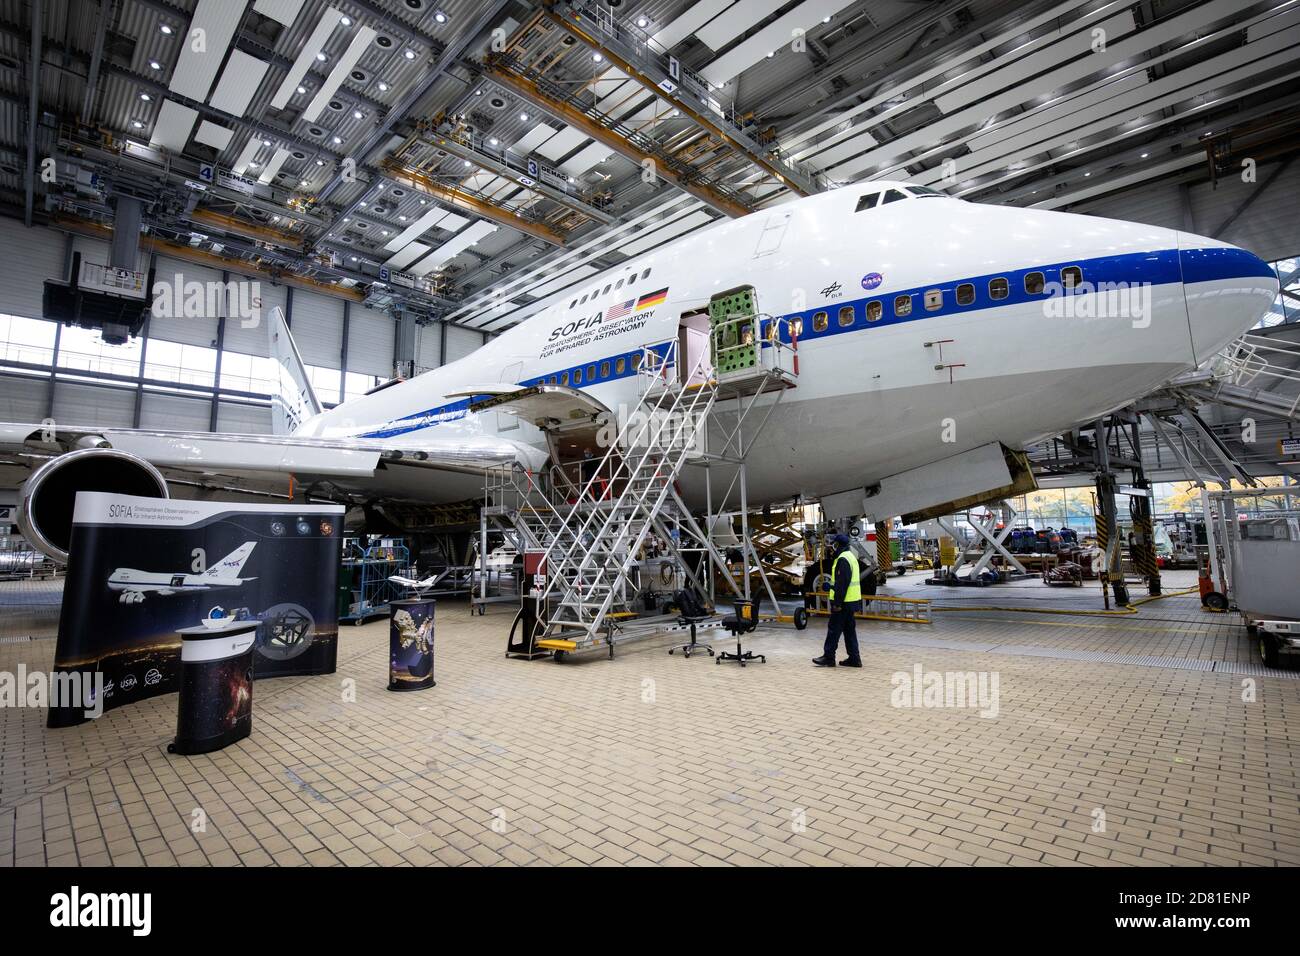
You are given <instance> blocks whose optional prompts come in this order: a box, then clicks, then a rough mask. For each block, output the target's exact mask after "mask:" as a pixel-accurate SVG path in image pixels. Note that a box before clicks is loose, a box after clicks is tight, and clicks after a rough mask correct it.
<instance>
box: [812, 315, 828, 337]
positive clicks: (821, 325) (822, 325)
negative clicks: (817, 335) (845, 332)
mask: <svg viewBox="0 0 1300 956" xmlns="http://www.w3.org/2000/svg"><path fill="white" fill-rule="evenodd" d="M830 324H831V322H830V318H829V317H828V316H827V315H826V313H825V312H818V313H817V314H816V315H814V316H813V331H814V332H825V331H826V326H828V325H830Z"/></svg>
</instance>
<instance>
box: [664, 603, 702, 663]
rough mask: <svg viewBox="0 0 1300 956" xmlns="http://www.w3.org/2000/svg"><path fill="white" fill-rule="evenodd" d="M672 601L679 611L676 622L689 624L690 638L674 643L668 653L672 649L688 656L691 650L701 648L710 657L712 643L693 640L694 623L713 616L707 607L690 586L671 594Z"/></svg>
mask: <svg viewBox="0 0 1300 956" xmlns="http://www.w3.org/2000/svg"><path fill="white" fill-rule="evenodd" d="M673 603H674V604H676V605H677V610H678V612H679V614H678V617H677V623H678V624H683V625H689V626H690V628H691V639H690V641H688V642H686V643H683V644H674V645H673V646H672V647H670V648H668V653H669V654H671V653H673V652H674V651H681V652H682V654H683V656H685V657H687V658H689V657H690V656H691V652H692V651H701V650H703V651H708V652H709V656H710V657H712V656H713V645H711V644H706V643H704V642H702V641H696V640H695V627H696V625H698V624H702V623H703V622H705V621H707V620H708V619H709V618H711V617H712V616H713V615H712V614H710V613H709V609H708V608H707V607H705V606H704V602H703V601H701V600H700V599H699V597H698V596H697V595H696V594H695V592H694V591H692V590H691V589H690V588H683V589H682V590H680V591H677V592H676V593H674V594H673Z"/></svg>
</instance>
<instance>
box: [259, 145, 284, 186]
mask: <svg viewBox="0 0 1300 956" xmlns="http://www.w3.org/2000/svg"><path fill="white" fill-rule="evenodd" d="M288 158H289V151H288V150H287V149H277V150H276V151H275V155H274V156H272V157H271V161H270V162H269V163H267V164H266V169H264V170H262V175H260V176H258V177H257V181H258V182H259V183H269V182H270V181H271V180H272V179H274V178H275V174H276V173H278V172H279V171H280V167H281V166H283V165H284V161H285V160H286V159H288Z"/></svg>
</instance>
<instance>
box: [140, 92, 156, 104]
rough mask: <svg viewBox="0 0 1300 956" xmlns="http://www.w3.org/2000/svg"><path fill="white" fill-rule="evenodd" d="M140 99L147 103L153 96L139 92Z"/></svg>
mask: <svg viewBox="0 0 1300 956" xmlns="http://www.w3.org/2000/svg"><path fill="white" fill-rule="evenodd" d="M140 99H142V100H144V101H145V102H146V103H148V102H149V101H150V100H151V99H153V97H151V96H150V95H149V94H148V93H141V94H140Z"/></svg>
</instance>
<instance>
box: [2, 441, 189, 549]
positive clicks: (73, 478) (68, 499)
mask: <svg viewBox="0 0 1300 956" xmlns="http://www.w3.org/2000/svg"><path fill="white" fill-rule="evenodd" d="M79 491H105V492H109V493H112V494H119V495H136V496H139V497H142V498H167V497H170V496H169V494H168V491H167V479H165V478H164V477H163V476H162V472H160V471H159V470H158V469H157V468H155V467H154V466H153V465H151V464H149V462H147V461H145V460H144V459H143V458H138V457H136V456H135V455H132V454H129V453H127V452H124V451H119V450H118V449H116V448H82V449H80V450H78V451H71V452H68V453H67V454H66V455H60V456H58V457H57V458H51V459H50V460H49V461H47V462H45V464H43V465H41V466H40V467H39V468H37V469H36V470H35V471H33V472H32V473H31V475H29V476H28V478H27V480H26V481H24V482H23V483H22V486H21V487H20V488H19V489H18V529H19V530H20V531H21V532H22V533H23V536H24V537H25V538H26V539H27V540H28V541H30V542H31V543H32V546H33V547H35V548H36V549H37V550H38V551H40V552H42V553H43V554H45V555H48V556H49V557H51V558H53V559H54V560H55V561H58V562H60V563H66V562H67V560H68V547H69V545H70V544H71V543H72V511H73V507H74V506H75V505H76V502H77V492H79Z"/></svg>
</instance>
